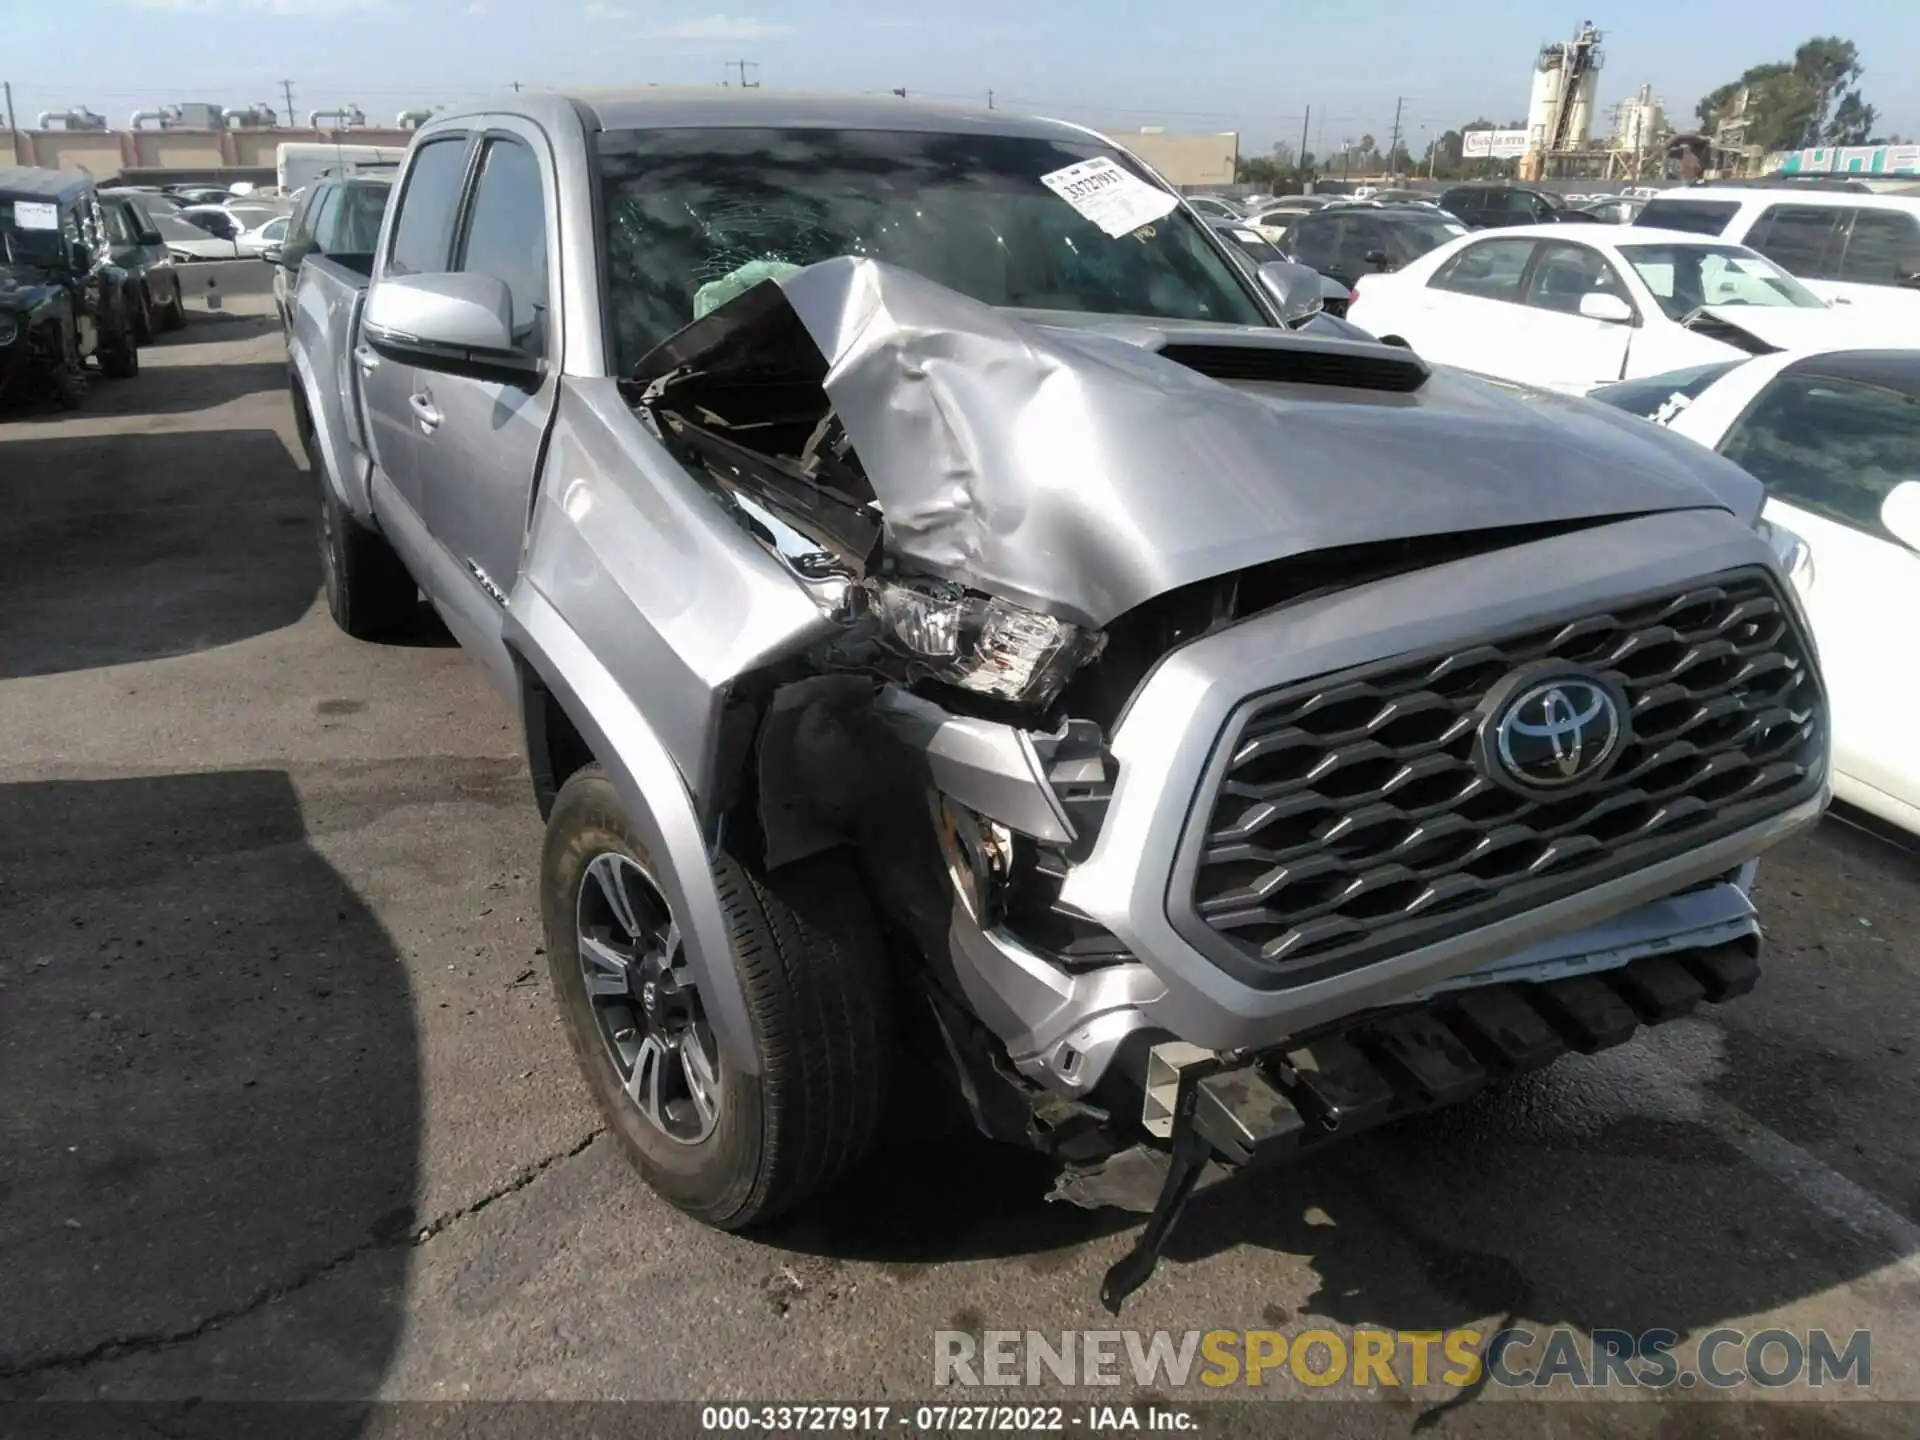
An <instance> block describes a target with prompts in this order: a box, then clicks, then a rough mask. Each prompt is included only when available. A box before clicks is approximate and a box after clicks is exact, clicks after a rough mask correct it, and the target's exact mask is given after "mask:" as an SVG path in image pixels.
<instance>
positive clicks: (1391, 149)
mask: <svg viewBox="0 0 1920 1440" xmlns="http://www.w3.org/2000/svg"><path fill="white" fill-rule="evenodd" d="M1406 103H1407V101H1406V97H1405V96H1396V97H1395V99H1394V102H1393V138H1392V139H1391V140H1389V141H1388V142H1387V174H1388V175H1389V176H1391V177H1392V178H1393V179H1395V180H1398V179H1399V178H1400V110H1401V107H1402V106H1404V105H1405V104H1406Z"/></svg>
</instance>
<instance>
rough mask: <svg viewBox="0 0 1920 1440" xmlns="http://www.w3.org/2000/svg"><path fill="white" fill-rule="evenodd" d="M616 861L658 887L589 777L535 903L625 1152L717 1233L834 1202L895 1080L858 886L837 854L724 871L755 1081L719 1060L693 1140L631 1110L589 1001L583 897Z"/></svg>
mask: <svg viewBox="0 0 1920 1440" xmlns="http://www.w3.org/2000/svg"><path fill="white" fill-rule="evenodd" d="M609 858H611V859H613V860H619V859H622V858H624V860H626V861H629V862H632V864H633V866H634V867H636V872H637V873H639V874H641V875H642V876H643V877H645V876H650V875H652V874H655V873H657V872H656V871H655V870H654V869H653V860H652V857H650V856H649V855H648V853H647V851H646V849H645V847H644V846H643V845H642V844H641V843H640V842H639V841H638V840H637V839H636V838H635V837H634V834H633V831H632V829H631V827H630V825H629V823H628V820H627V818H626V815H625V813H624V807H623V805H622V803H621V800H620V797H619V794H618V793H617V792H616V791H615V789H614V787H613V784H612V782H611V781H609V780H608V778H607V776H606V774H605V772H604V771H603V770H602V769H601V768H600V767H599V766H598V765H590V766H588V767H586V768H585V769H583V770H580V771H578V772H577V773H575V774H574V775H573V776H572V777H571V778H570V779H569V780H568V781H567V782H566V784H565V785H563V786H562V787H561V789H560V793H559V796H558V797H557V798H556V800H555V802H554V807H553V811H552V814H551V816H550V817H549V820H548V823H547V839H546V846H545V849H544V853H543V856H542V861H541V876H540V882H541V883H540V903H541V913H542V918H543V920H544V923H545V927H546V936H547V964H548V969H549V972H550V976H551V979H552V982H553V987H554V993H555V996H556V998H557V1000H558V1002H559V1006H560V1012H561V1016H562V1018H563V1019H564V1021H565V1023H566V1030H567V1037H568V1040H569V1042H570V1043H571V1044H572V1046H573V1051H574V1056H575V1058H576V1059H577V1060H578V1061H579V1063H580V1068H581V1071H582V1073H583V1074H584V1075H585V1077H586V1080H587V1083H588V1086H589V1088H590V1089H591V1090H592V1091H593V1096H594V1099H595V1101H596V1103H597V1104H598V1105H599V1107H600V1111H601V1113H602V1114H603V1115H604V1116H605V1117H606V1121H607V1128H608V1130H609V1131H610V1132H611V1133H612V1134H613V1135H614V1137H615V1138H616V1139H617V1140H618V1142H619V1144H620V1148H621V1150H622V1152H623V1153H624V1154H625V1155H626V1157H627V1159H628V1160H629V1162H631V1163H632V1165H633V1166H634V1168H635V1169H636V1170H638V1171H639V1173H640V1175H641V1177H642V1178H643V1179H645V1180H646V1182H647V1183H648V1184H649V1185H650V1186H652V1188H653V1189H654V1190H655V1191H656V1192H658V1193H659V1194H660V1195H661V1196H662V1197H663V1198H665V1199H666V1200H667V1201H668V1202H669V1203H671V1204H672V1205H674V1206H675V1207H677V1208H678V1209H680V1210H683V1211H685V1212H686V1213H687V1214H689V1215H691V1216H693V1217H695V1218H696V1219H699V1220H701V1221H704V1222H705V1223H707V1224H709V1225H712V1226H715V1227H717V1228H719V1229H722V1230H739V1229H743V1228H746V1227H748V1226H751V1225H755V1224H758V1223H761V1222H764V1221H767V1220H770V1219H772V1218H774V1217H775V1216H777V1215H779V1214H781V1213H783V1212H785V1211H788V1210H791V1209H793V1208H794V1207H796V1206H799V1205H801V1204H803V1203H805V1202H806V1201H808V1200H810V1199H812V1198H814V1197H815V1196H818V1195H820V1194H822V1193H823V1192H825V1191H826V1190H828V1189H830V1188H831V1187H832V1186H833V1185H834V1184H835V1183H836V1182H838V1181H839V1180H840V1179H841V1178H842V1177H843V1176H844V1175H845V1174H846V1173H847V1171H848V1170H849V1169H850V1168H852V1167H853V1166H854V1165H855V1164H857V1163H858V1162H859V1161H860V1160H861V1159H862V1158H864V1157H865V1155H866V1154H867V1153H868V1151H869V1150H871V1149H872V1147H873V1144H874V1141H875V1139H876V1137H877V1136H878V1134H879V1132H880V1127H881V1124H882V1119H883V1115H884V1113H885V1109H886V1096H887V1083H888V1078H889V1071H890V1069H891V1053H892V1052H891V1048H890V1047H891V1044H892V1039H891V1037H892V1030H891V1027H890V1021H889V1011H890V1008H891V992H890V989H889V983H888V978H887V973H886V965H885V957H884V953H883V951H882V949H881V946H880V942H879V938H878V932H877V931H876V929H875V927H874V922H873V917H872V915H871V913H870V912H869V910H868V908H867V904H866V898H865V896H864V894H863V893H862V891H861V888H860V883H859V880H858V877H857V872H856V871H855V870H854V869H853V867H852V866H851V865H850V864H848V863H847V862H846V860H845V858H844V857H843V856H841V855H838V854H833V853H828V854H825V855H818V856H814V857H811V858H810V859H808V860H805V861H801V862H797V863H795V864H792V865H788V866H784V867H782V869H781V870H780V871H779V872H777V874H775V875H772V876H766V875H761V874H758V873H756V872H755V870H754V869H753V868H752V867H750V866H748V865H745V864H743V863H741V861H739V860H738V859H736V858H734V857H733V856H731V855H728V854H726V853H724V852H723V853H720V854H718V855H717V856H716V858H715V860H714V862H713V866H714V880H715V882H716V883H717V885H718V888H719V894H720V903H721V906H722V909H723V911H724V913H725V915H726V919H727V927H728V931H729V935H730V939H731V956H730V962H731V964H732V966H733V970H734V974H735V975H736V976H737V977H738V979H739V982H740V985H741V988H742V990H743V992H744V993H745V997H746V1002H747V1011H748V1016H749V1025H750V1033H751V1041H752V1044H753V1047H754V1051H755V1054H756V1057H757V1058H758V1060H759V1065H760V1073H759V1074H758V1075H752V1076H749V1075H745V1074H742V1073H740V1072H738V1071H736V1070H735V1069H734V1068H733V1067H732V1065H731V1064H729V1063H728V1062H727V1060H726V1059H725V1057H724V1056H723V1055H720V1054H719V1052H718V1046H717V1044H713V1045H712V1056H713V1058H712V1060H711V1061H710V1062H708V1063H709V1064H710V1065H711V1068H712V1070H713V1071H714V1072H715V1073H716V1076H717V1097H716V1098H715V1100H714V1102H713V1108H714V1110H715V1111H716V1112H717V1113H716V1114H715V1115H714V1117H713V1118H712V1119H711V1121H710V1122H709V1125H710V1128H709V1129H708V1130H707V1131H706V1132H705V1133H704V1134H701V1135H699V1136H698V1138H696V1139H692V1140H689V1139H686V1138H684V1137H683V1138H675V1137H673V1136H672V1135H669V1134H668V1133H667V1132H666V1130H665V1129H664V1128H663V1127H662V1126H661V1125H660V1124H658V1123H656V1121H655V1120H654V1119H652V1118H649V1115H648V1114H647V1113H646V1111H645V1110H644V1109H643V1108H642V1106H641V1104H639V1103H637V1102H636V1101H635V1099H633V1098H632V1097H631V1096H630V1095H629V1092H628V1089H627V1085H626V1082H625V1081H624V1080H623V1077H622V1070H621V1065H620V1063H619V1062H618V1061H617V1060H616V1058H615V1055H614V1041H613V1040H612V1039H610V1038H609V1036H608V1034H607V1033H606V1031H605V1030H604V1029H603V1018H604V1016H605V1014H606V1012H605V1010H604V1009H596V1006H595V1002H594V1001H593V1000H592V999H590V998H589V996H588V993H587V981H586V978H585V971H584V969H583V966H582V963H581V948H582V947H581V933H582V918H583V916H585V915H586V914H587V908H586V905H585V902H583V899H582V895H583V891H585V890H586V889H587V887H589V886H592V885H594V884H595V880H594V878H593V873H592V872H593V870H594V867H595V866H596V865H597V864H604V863H606V862H607V861H608V860H609ZM661 905H662V906H663V907H664V901H662V902H661ZM666 913H667V918H668V922H669V924H671V923H672V917H671V912H670V911H669V912H666ZM671 933H677V927H675V929H674V930H673V931H672V932H671ZM603 977H604V972H603ZM681 993H684V992H681ZM696 993H697V992H696ZM650 1003H651V1001H649V1004H650ZM616 1013H617V1012H616ZM632 1013H633V1014H634V1015H636V1016H637V1015H638V1013H639V1012H638V1007H637V1006H636V1007H635V1009H634V1011H633V1012H632ZM626 1033H627V1034H629V1035H630V1034H632V1033H633V1032H632V1031H631V1030H629V1031H627V1032H626ZM709 1033H710V1032H709ZM636 1068H637V1066H636ZM663 1073H666V1072H663ZM682 1108H683V1112H684V1110H685V1109H686V1107H685V1105H684V1104H683V1107H682Z"/></svg>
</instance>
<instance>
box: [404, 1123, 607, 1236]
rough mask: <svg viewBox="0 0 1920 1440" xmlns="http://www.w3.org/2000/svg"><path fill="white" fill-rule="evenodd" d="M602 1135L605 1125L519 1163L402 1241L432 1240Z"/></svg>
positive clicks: (579, 1151) (526, 1183)
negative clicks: (472, 1197) (497, 1181)
mask: <svg viewBox="0 0 1920 1440" xmlns="http://www.w3.org/2000/svg"><path fill="white" fill-rule="evenodd" d="M604 1134H606V1130H605V1128H604V1127H600V1126H596V1127H595V1128H594V1129H592V1130H589V1131H588V1132H587V1133H586V1135H585V1136H584V1137H583V1138H582V1139H581V1140H580V1141H579V1142H578V1143H577V1144H575V1145H573V1146H572V1147H570V1148H569V1149H566V1150H562V1151H559V1152H558V1153H556V1154H553V1155H548V1156H546V1157H545V1158H544V1159H540V1160H536V1161H534V1162H533V1163H532V1164H530V1165H522V1166H521V1167H520V1168H519V1169H518V1170H516V1171H514V1172H513V1174H512V1175H510V1176H509V1177H507V1180H506V1181H505V1183H503V1184H501V1185H499V1186H496V1187H495V1188H494V1189H492V1190H489V1191H488V1192H487V1193H486V1194H484V1195H482V1196H481V1197H480V1198H479V1199H477V1200H475V1201H474V1202H473V1203H472V1204H470V1205H462V1206H461V1207H460V1208H459V1209H458V1210H449V1211H447V1212H446V1213H445V1214H443V1215H438V1216H436V1217H435V1218H434V1219H432V1220H430V1221H428V1222H427V1224H425V1225H424V1226H422V1227H421V1228H420V1229H419V1230H418V1231H416V1232H414V1234H413V1235H412V1237H411V1238H410V1239H409V1240H408V1241H406V1242H405V1243H407V1244H411V1245H424V1244H426V1243H427V1241H429V1240H431V1239H433V1237H434V1236H436V1235H438V1234H439V1233H440V1232H441V1231H443V1230H447V1229H450V1228H451V1227H453V1226H455V1225H458V1224H459V1223H460V1222H461V1221H462V1220H465V1219H466V1218H467V1217H468V1216H470V1215H478V1214H479V1213H480V1212H481V1211H482V1210H484V1209H486V1208H487V1207H488V1206H489V1205H491V1204H493V1202H494V1201H496V1200H502V1199H505V1198H506V1197H507V1196H509V1195H512V1194H514V1193H515V1192H517V1191H520V1190H524V1189H526V1188H527V1186H529V1185H531V1184H532V1183H533V1182H534V1181H536V1180H538V1179H539V1178H540V1177H541V1176H542V1175H544V1174H546V1173H547V1171H549V1170H551V1169H552V1168H553V1167H554V1166H556V1165H558V1164H559V1163H560V1162H561V1161H563V1160H571V1159H573V1157H574V1156H576V1155H578V1154H580V1153H582V1152H583V1151H584V1150H586V1148H587V1147H588V1146H589V1145H591V1144H593V1142H594V1141H595V1140H598V1139H599V1138H600V1137H601V1136H602V1135H604Z"/></svg>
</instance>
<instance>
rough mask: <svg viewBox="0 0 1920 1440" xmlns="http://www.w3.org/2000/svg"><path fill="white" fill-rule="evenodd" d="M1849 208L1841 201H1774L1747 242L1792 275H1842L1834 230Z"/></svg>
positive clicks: (1819, 277)
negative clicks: (1814, 202)
mask: <svg viewBox="0 0 1920 1440" xmlns="http://www.w3.org/2000/svg"><path fill="white" fill-rule="evenodd" d="M1846 215H1847V212H1846V210H1844V209H1843V208H1841V207H1840V206H1838V205H1770V206H1768V207H1767V209H1766V211H1765V213H1764V214H1762V215H1761V217H1760V218H1759V219H1758V220H1757V221H1755V222H1754V226H1753V229H1752V230H1750V231H1748V232H1747V242H1746V243H1747V244H1748V245H1749V246H1751V247H1752V248H1753V249H1755V250H1758V251H1759V252H1760V253H1761V254H1762V255H1764V256H1766V257H1767V258H1768V259H1769V260H1771V261H1773V263H1774V264H1776V265H1778V266H1779V267H1780V268H1781V269H1782V270H1784V271H1786V272H1787V273H1788V274H1789V275H1798V276H1800V277H1801V278H1803V279H1807V280H1834V279H1837V278H1839V277H1838V271H1839V261H1840V247H1839V245H1837V244H1835V243H1834V239H1835V235H1834V232H1835V230H1836V229H1837V228H1838V225H1839V222H1840V221H1842V220H1844V219H1845V218H1846Z"/></svg>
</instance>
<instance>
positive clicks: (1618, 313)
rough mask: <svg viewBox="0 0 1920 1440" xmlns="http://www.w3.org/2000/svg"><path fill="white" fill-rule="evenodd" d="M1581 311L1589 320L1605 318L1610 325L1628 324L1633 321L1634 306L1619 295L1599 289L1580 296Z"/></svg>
mask: <svg viewBox="0 0 1920 1440" xmlns="http://www.w3.org/2000/svg"><path fill="white" fill-rule="evenodd" d="M1580 313H1581V314H1582V315H1584V316H1585V317H1586V318H1587V319H1589V320H1604V321H1606V322H1607V323H1608V324H1609V325H1627V324H1630V323H1632V321H1633V306H1631V305H1629V304H1628V303H1627V302H1626V301H1625V300H1622V299H1621V298H1620V297H1619V296H1618V295H1609V294H1607V293H1606V292H1605V291H1599V290H1595V291H1589V292H1588V293H1587V294H1585V295H1582V296H1581V297H1580Z"/></svg>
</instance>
